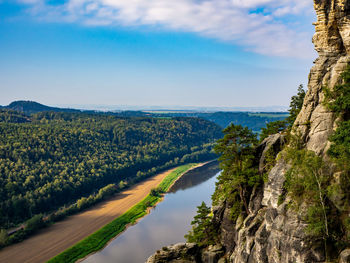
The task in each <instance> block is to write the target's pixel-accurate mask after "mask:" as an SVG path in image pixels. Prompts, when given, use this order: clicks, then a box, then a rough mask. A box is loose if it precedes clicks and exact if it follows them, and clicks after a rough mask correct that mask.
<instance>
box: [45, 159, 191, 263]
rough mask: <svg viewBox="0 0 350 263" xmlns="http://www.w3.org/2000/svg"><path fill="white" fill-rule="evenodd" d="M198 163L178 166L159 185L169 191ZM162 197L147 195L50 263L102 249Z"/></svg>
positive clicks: (74, 259)
mask: <svg viewBox="0 0 350 263" xmlns="http://www.w3.org/2000/svg"><path fill="white" fill-rule="evenodd" d="M194 165H196V164H185V165H182V166H179V167H177V168H176V169H175V170H174V171H172V172H171V173H170V174H169V175H168V176H167V177H165V178H164V180H163V181H162V182H161V183H160V184H159V185H158V188H160V189H161V190H163V191H165V192H166V191H168V189H169V187H170V186H171V185H172V183H173V182H174V181H175V180H176V179H177V178H179V176H180V175H182V174H183V173H185V172H186V171H187V170H189V169H190V168H191V167H193V166H194ZM160 198H161V197H156V196H151V195H147V196H146V197H145V199H143V200H142V201H141V202H139V203H138V204H136V205H135V206H133V207H132V208H130V209H129V210H128V211H127V212H125V213H124V214H122V215H121V216H120V217H118V218H116V219H115V220H113V221H112V222H111V223H109V224H107V225H105V226H104V227H102V228H101V229H99V230H97V231H96V232H95V233H93V234H91V235H90V236H88V237H86V238H84V239H83V240H81V241H80V242H78V243H77V244H75V245H73V246H72V247H70V248H68V249H67V250H65V251H63V252H62V253H60V254H58V255H57V256H55V257H53V258H52V259H50V260H49V261H48V263H58V262H59V263H61V262H64V263H70V262H71V263H73V262H75V261H77V260H78V259H80V258H84V257H85V256H87V255H89V254H90V253H92V252H96V251H98V250H100V249H102V248H103V247H104V246H105V245H106V244H107V243H108V241H109V240H111V239H112V238H113V237H115V236H116V235H118V234H119V233H121V232H123V231H124V230H125V228H126V226H127V225H128V224H130V223H134V222H136V220H137V219H139V218H140V217H143V216H144V215H145V214H146V213H147V208H148V207H150V206H154V205H155V204H156V203H157V202H158V201H159V199H160Z"/></svg>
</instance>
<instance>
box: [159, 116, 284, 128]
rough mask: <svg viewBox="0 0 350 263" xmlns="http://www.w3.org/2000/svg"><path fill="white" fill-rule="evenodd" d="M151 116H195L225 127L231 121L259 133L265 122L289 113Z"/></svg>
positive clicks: (282, 117)
mask: <svg viewBox="0 0 350 263" xmlns="http://www.w3.org/2000/svg"><path fill="white" fill-rule="evenodd" d="M153 116H169V117H197V118H202V119H205V120H209V121H212V122H215V123H216V124H218V125H220V126H221V127H222V128H226V127H227V126H229V125H230V124H231V123H232V124H234V125H241V126H244V127H248V128H249V129H251V130H253V132H255V133H259V132H260V130H261V129H262V128H264V127H265V126H266V124H267V123H270V122H273V121H282V120H284V119H286V118H287V117H288V116H289V114H288V113H286V112H264V113H253V112H192V113H185V112H184V113H164V114H156V113H153Z"/></svg>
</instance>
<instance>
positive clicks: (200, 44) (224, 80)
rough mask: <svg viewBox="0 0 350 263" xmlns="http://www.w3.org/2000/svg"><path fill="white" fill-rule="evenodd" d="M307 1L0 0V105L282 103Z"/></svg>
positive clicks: (307, 16)
mask: <svg viewBox="0 0 350 263" xmlns="http://www.w3.org/2000/svg"><path fill="white" fill-rule="evenodd" d="M315 20H316V18H315V12H314V10H313V3H312V1H310V0H176V1H175V0H11V1H10V0H0V92H1V96H0V105H7V104H9V103H10V102H11V101H14V100H33V101H37V102H40V103H43V104H46V105H52V106H60V105H130V106H133V105H134V106H135V105H141V106H168V107H170V106H175V105H177V106H200V107H214V106H216V107H262V106H272V105H282V106H287V105H288V104H289V101H290V97H291V96H292V95H294V94H295V93H296V90H297V87H298V85H299V84H304V85H305V86H306V85H307V78H308V73H309V70H310V68H311V66H312V62H313V60H314V59H315V58H316V52H315V51H314V49H313V45H312V43H311V38H312V35H313V33H314V27H313V26H312V22H314V21H315Z"/></svg>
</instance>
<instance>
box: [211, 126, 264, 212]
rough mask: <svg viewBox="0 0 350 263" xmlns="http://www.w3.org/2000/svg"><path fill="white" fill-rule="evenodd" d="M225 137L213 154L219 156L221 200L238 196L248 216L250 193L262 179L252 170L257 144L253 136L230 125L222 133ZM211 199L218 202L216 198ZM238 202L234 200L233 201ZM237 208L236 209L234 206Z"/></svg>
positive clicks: (238, 127)
mask: <svg viewBox="0 0 350 263" xmlns="http://www.w3.org/2000/svg"><path fill="white" fill-rule="evenodd" d="M223 132H224V134H225V135H224V137H223V138H222V139H220V140H218V142H217V144H216V146H215V148H214V149H215V151H216V153H217V154H220V157H219V161H220V167H221V169H222V172H221V174H220V176H219V177H218V185H220V188H221V189H220V191H221V192H223V194H224V197H226V198H227V197H228V196H229V195H231V196H232V195H234V192H236V193H237V196H238V199H239V202H240V204H241V208H242V209H238V210H243V211H245V213H246V214H249V209H248V196H249V193H250V189H251V188H252V187H253V186H254V185H255V184H257V183H259V182H260V181H261V179H262V177H261V175H259V173H258V171H257V167H256V166H254V163H253V162H254V158H255V156H254V153H255V146H256V144H257V142H258V140H257V138H256V134H254V133H253V132H252V131H251V130H250V129H248V128H247V127H242V126H241V125H234V124H231V125H229V126H228V127H227V128H226V129H224V130H223ZM215 194H217V191H216V193H214V199H215V198H220V197H218V196H215ZM236 201H237V200H236ZM235 207H237V208H239V206H237V205H236V206H235Z"/></svg>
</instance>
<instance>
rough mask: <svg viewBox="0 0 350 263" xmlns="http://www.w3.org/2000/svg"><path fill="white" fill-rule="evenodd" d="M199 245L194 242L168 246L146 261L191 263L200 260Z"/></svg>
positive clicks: (149, 262)
mask: <svg viewBox="0 0 350 263" xmlns="http://www.w3.org/2000/svg"><path fill="white" fill-rule="evenodd" d="M199 252H200V251H199V247H198V245H197V244H194V243H179V244H176V245H173V246H168V247H165V248H163V249H162V250H160V251H158V252H157V253H155V254H154V255H152V256H151V257H149V258H148V260H147V263H163V262H164V263H165V262H171V263H192V262H198V261H200V257H201V255H200V253H199Z"/></svg>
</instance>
